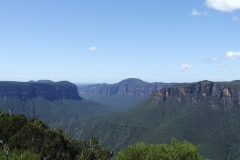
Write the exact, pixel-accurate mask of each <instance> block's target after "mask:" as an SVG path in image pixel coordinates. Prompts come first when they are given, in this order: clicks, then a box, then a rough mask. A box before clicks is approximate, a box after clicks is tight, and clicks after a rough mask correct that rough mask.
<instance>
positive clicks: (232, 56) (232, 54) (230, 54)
mask: <svg viewBox="0 0 240 160" xmlns="http://www.w3.org/2000/svg"><path fill="white" fill-rule="evenodd" d="M226 57H227V58H228V59H230V60H235V59H237V58H240V52H233V51H229V52H227V53H226Z"/></svg>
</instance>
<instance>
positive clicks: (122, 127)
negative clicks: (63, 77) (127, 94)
mask: <svg viewBox="0 0 240 160" xmlns="http://www.w3.org/2000/svg"><path fill="white" fill-rule="evenodd" d="M121 90H122V91H125V90H124V89H121ZM115 93H116V92H115ZM73 126H75V127H76V128H78V129H79V128H81V129H83V131H84V133H83V135H84V134H88V135H89V134H90V133H93V134H94V135H95V136H97V137H99V138H100V139H105V141H104V143H105V145H109V146H112V148H115V146H116V150H119V149H121V148H124V147H126V146H127V145H130V144H133V143H135V142H138V141H143V142H147V143H169V142H170V140H171V139H172V138H176V139H178V140H187V141H190V142H192V143H194V144H197V145H200V154H201V155H203V156H204V157H208V158H211V159H217V160H226V159H227V160H231V159H240V134H239V133H240V81H232V82H218V83H216V82H211V81H200V82H197V83H184V84H174V85H172V86H171V87H167V88H162V89H158V90H155V91H153V92H152V93H151V94H150V95H149V96H148V98H147V99H146V100H144V101H143V102H141V103H139V104H138V105H136V106H134V107H131V108H130V109H128V110H127V111H125V112H122V113H114V114H109V115H105V116H98V117H93V118H87V119H83V120H79V121H75V122H74V123H73Z"/></svg>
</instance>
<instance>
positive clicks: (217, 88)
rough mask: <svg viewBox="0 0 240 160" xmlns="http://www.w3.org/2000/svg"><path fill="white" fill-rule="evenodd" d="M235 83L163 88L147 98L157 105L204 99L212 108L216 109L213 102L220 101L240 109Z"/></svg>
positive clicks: (197, 84)
mask: <svg viewBox="0 0 240 160" xmlns="http://www.w3.org/2000/svg"><path fill="white" fill-rule="evenodd" d="M234 83H236V82H231V85H228V84H227V83H216V82H211V81H200V82H197V83H193V84H190V85H187V86H184V87H177V88H174V87H173V88H164V89H159V90H156V91H153V92H152V94H151V95H150V96H149V98H150V99H151V100H153V101H157V102H158V103H162V102H164V101H166V100H176V101H178V102H182V103H184V102H185V103H187V102H193V103H200V102H204V101H205V100H206V99H208V100H209V102H212V104H213V105H212V106H213V108H214V107H215V108H217V107H216V106H217V104H214V102H215V101H219V100H220V101H222V102H224V103H223V104H224V105H225V106H227V107H240V89H239V84H238V85H234Z"/></svg>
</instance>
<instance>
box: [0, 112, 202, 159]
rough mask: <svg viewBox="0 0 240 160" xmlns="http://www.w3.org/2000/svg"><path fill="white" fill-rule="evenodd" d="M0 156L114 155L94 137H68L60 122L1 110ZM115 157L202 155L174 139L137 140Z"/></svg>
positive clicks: (105, 157) (193, 147)
mask: <svg viewBox="0 0 240 160" xmlns="http://www.w3.org/2000/svg"><path fill="white" fill-rule="evenodd" d="M0 126H1V127H0V147H1V149H0V160H2V159H9V160H19V159H22V160H34V159H35V160H39V159H42V160H108V159H111V158H112V157H113V153H112V151H111V150H110V149H109V148H104V147H103V146H102V144H101V142H99V140H98V139H97V138H95V137H92V138H91V139H89V140H87V139H84V140H80V136H81V132H79V134H77V135H76V136H75V138H71V137H70V136H69V135H66V134H63V131H62V129H61V128H59V125H57V126H56V127H55V128H50V127H49V126H48V125H47V124H46V123H45V122H43V121H42V120H40V119H37V118H32V119H31V120H28V119H27V118H26V117H25V116H24V115H23V114H7V113H4V112H3V111H0ZM114 159H116V160H125V159H126V160H145V159H149V160H155V159H156V160H157V159H203V158H202V157H201V156H200V155H199V154H198V147H197V146H195V145H193V144H191V143H189V142H186V141H183V142H178V141H176V140H173V141H172V143H171V145H166V144H157V145H148V144H145V143H137V144H135V145H133V146H129V147H127V148H126V149H124V150H122V151H120V152H119V153H117V155H116V157H115V158H114Z"/></svg>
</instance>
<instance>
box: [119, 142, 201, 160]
mask: <svg viewBox="0 0 240 160" xmlns="http://www.w3.org/2000/svg"><path fill="white" fill-rule="evenodd" d="M136 159H138V160H146V159H148V160H159V159H164V160H173V159H179V160H192V159H195V160H202V159H203V157H202V156H200V155H199V153H198V146H195V145H193V144H191V143H189V142H187V141H182V142H178V141H176V140H172V142H171V144H170V145H166V144H156V145H151V144H146V143H143V142H140V143H137V144H135V145H133V146H129V147H127V148H126V149H124V150H122V151H120V152H119V153H118V154H117V155H116V158H115V160H136Z"/></svg>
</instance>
